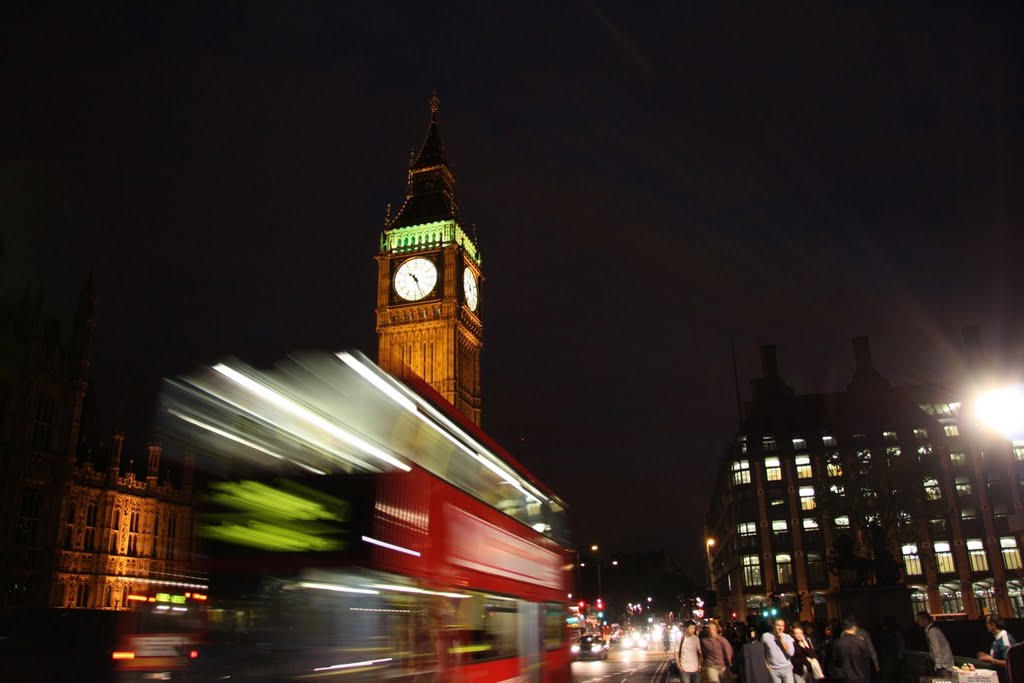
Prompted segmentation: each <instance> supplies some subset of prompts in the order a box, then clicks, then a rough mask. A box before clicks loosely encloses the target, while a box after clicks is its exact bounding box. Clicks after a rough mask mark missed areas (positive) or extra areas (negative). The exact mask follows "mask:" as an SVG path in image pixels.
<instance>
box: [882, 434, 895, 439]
mask: <svg viewBox="0 0 1024 683" xmlns="http://www.w3.org/2000/svg"><path fill="white" fill-rule="evenodd" d="M882 438H883V439H885V440H886V441H895V440H896V432H882Z"/></svg>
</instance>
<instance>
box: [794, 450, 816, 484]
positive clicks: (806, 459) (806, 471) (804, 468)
mask: <svg viewBox="0 0 1024 683" xmlns="http://www.w3.org/2000/svg"><path fill="white" fill-rule="evenodd" d="M813 474H814V473H813V472H812V471H811V458H810V456H807V455H798V456H796V478H797V479H810V478H811V477H812V476H813Z"/></svg>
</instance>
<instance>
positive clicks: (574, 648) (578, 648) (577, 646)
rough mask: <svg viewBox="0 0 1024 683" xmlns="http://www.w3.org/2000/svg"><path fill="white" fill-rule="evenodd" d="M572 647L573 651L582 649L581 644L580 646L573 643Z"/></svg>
mask: <svg viewBox="0 0 1024 683" xmlns="http://www.w3.org/2000/svg"><path fill="white" fill-rule="evenodd" d="M570 649H571V650H572V651H573V652H579V651H580V646H579V645H573V646H572V647H571V648H570Z"/></svg>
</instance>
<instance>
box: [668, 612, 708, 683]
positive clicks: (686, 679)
mask: <svg viewBox="0 0 1024 683" xmlns="http://www.w3.org/2000/svg"><path fill="white" fill-rule="evenodd" d="M702 657H703V655H702V653H701V649H700V638H698V637H697V624H696V622H694V621H693V620H692V619H688V620H687V622H686V625H685V627H684V628H683V635H682V636H681V637H680V639H679V647H678V648H676V655H675V662H676V667H678V669H679V680H680V681H681V683H700V667H701V660H702Z"/></svg>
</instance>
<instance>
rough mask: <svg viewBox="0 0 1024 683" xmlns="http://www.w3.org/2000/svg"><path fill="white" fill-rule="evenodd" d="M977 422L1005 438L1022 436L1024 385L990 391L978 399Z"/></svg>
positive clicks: (1023, 429) (1023, 433) (1023, 430)
mask: <svg viewBox="0 0 1024 683" xmlns="http://www.w3.org/2000/svg"><path fill="white" fill-rule="evenodd" d="M975 411H976V415H977V417H978V420H979V421H981V423H982V424H984V425H986V426H987V427H991V428H992V429H994V430H996V431H997V432H999V433H1000V434H1004V435H1005V436H1006V437H1007V438H1012V437H1015V436H1020V435H1024V385H1020V384H1017V385H1014V386H1010V387H1003V388H1000V389H992V390H990V391H987V392H985V393H984V394H982V395H981V396H979V397H978V400H977V402H976V404H975Z"/></svg>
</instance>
